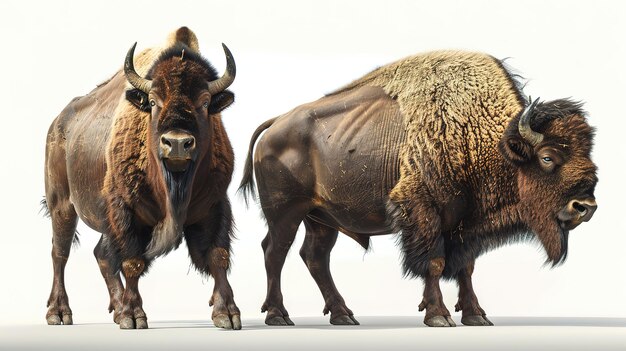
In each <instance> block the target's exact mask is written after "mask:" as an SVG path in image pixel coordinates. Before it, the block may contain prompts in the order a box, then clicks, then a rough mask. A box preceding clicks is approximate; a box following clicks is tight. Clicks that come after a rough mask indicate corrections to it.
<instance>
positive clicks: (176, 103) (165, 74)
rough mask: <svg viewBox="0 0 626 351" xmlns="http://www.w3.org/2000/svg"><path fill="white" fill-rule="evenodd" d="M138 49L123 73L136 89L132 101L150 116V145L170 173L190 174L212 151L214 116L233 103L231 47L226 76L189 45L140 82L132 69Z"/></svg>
mask: <svg viewBox="0 0 626 351" xmlns="http://www.w3.org/2000/svg"><path fill="white" fill-rule="evenodd" d="M135 45H136V44H135ZM135 45H133V47H132V48H131V49H130V50H129V52H128V55H127V57H126V61H125V65H124V72H125V74H126V77H127V79H128V81H129V82H130V83H131V84H132V85H133V86H134V87H135V89H133V90H130V91H129V92H127V94H126V96H127V99H128V100H129V101H130V102H131V103H133V104H134V105H135V106H137V107H138V108H139V109H141V110H144V111H149V112H150V116H151V119H150V123H149V124H148V139H149V140H150V143H149V144H150V146H151V150H150V151H151V153H152V154H153V156H154V157H155V158H156V159H158V160H161V161H162V162H163V165H164V167H165V170H167V171H168V172H169V173H183V172H187V171H189V170H190V169H191V168H192V167H193V165H194V164H195V163H196V162H198V161H199V160H201V159H203V157H204V155H205V154H206V153H207V152H208V151H209V145H210V141H211V140H210V139H211V131H212V129H211V116H212V115H216V114H218V113H219V112H221V111H222V110H223V109H225V108H226V107H228V106H230V104H232V102H233V101H234V95H233V93H231V92H230V91H228V90H226V88H228V86H229V85H230V84H232V82H233V81H234V78H235V63H234V60H233V58H232V54H231V53H230V51H229V50H228V48H227V47H226V46H224V52H225V53H226V58H227V66H228V67H227V70H226V73H225V74H224V76H222V77H221V78H219V79H218V78H217V76H216V73H215V70H214V69H213V67H211V66H210V64H209V63H208V62H206V61H205V60H204V59H203V58H202V57H200V56H199V55H198V54H197V53H195V52H193V51H192V50H190V49H189V48H188V47H186V46H184V45H178V46H174V47H172V48H170V49H169V50H166V51H165V52H164V53H163V54H162V55H161V57H160V58H159V59H157V61H156V62H155V63H154V65H153V67H152V69H151V70H150V72H149V73H148V77H151V79H147V78H142V77H140V76H139V75H138V74H137V73H136V72H135V69H134V67H133V59H132V58H133V54H134V49H135Z"/></svg>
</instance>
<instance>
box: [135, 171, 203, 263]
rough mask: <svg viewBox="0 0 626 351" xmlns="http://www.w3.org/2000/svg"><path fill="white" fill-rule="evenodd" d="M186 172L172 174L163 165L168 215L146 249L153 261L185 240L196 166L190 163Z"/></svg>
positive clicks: (155, 231)
mask: <svg viewBox="0 0 626 351" xmlns="http://www.w3.org/2000/svg"><path fill="white" fill-rule="evenodd" d="M189 163H190V164H189V165H188V166H187V170H186V171H184V172H171V171H169V170H168V169H167V167H166V166H165V164H161V173H162V175H163V180H164V181H165V186H166V187H167V192H168V200H167V201H168V204H167V209H166V211H167V214H166V216H165V218H164V219H163V221H162V222H160V223H159V224H157V225H156V226H155V227H154V229H153V231H152V238H151V240H150V243H149V244H148V247H147V248H146V257H148V258H149V259H152V258H154V257H158V256H162V255H165V254H167V253H169V252H170V251H172V250H175V249H177V248H178V246H179V245H180V243H181V241H182V238H183V222H184V220H185V217H186V215H187V206H188V205H189V194H191V190H192V189H191V186H192V184H193V179H194V175H195V164H194V163H193V161H190V162H189Z"/></svg>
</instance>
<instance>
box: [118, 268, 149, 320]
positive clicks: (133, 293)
mask: <svg viewBox="0 0 626 351" xmlns="http://www.w3.org/2000/svg"><path fill="white" fill-rule="evenodd" d="M145 269H146V261H145V260H144V259H142V258H140V257H134V258H129V259H124V260H123V261H122V273H123V274H124V279H125V280H126V289H124V294H123V295H122V311H121V313H120V316H119V323H120V329H148V317H146V313H145V312H144V311H143V301H142V300H141V295H140V294H139V278H140V277H141V275H142V274H143V272H144V271H145Z"/></svg>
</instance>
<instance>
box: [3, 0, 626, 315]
mask: <svg viewBox="0 0 626 351" xmlns="http://www.w3.org/2000/svg"><path fill="white" fill-rule="evenodd" d="M625 10H626V7H625V5H624V3H623V2H617V1H615V2H608V1H606V2H603V1H571V0H570V1H550V2H548V1H524V2H521V1H510V2H504V1H437V2H434V1H429V2H418V1H389V0H388V1H342V2H339V1H332V0H331V1H322V0H315V1H301V2H296V1H284V2H283V1H249V2H240V1H219V2H214V1H197V2H192V1H180V0H177V1H168V2H165V1H138V0H135V1H98V2H86V1H43V0H42V1H24V0H20V1H6V0H5V1H1V2H0V39H1V40H0V45H1V46H0V47H1V49H0V50H1V51H0V63H1V65H0V99H1V103H2V104H1V106H2V112H1V114H2V116H1V117H0V118H1V121H2V129H0V136H1V138H0V140H1V141H2V144H1V146H2V147H0V170H1V171H0V177H1V178H0V187H1V188H0V189H1V190H0V191H1V193H0V194H1V197H0V206H1V209H0V216H2V217H1V222H0V223H1V225H2V226H1V227H0V228H1V229H0V251H1V254H0V277H1V279H2V280H1V282H0V324H9V323H28V324H33V323H35V324H42V323H45V321H44V316H45V313H46V306H45V305H46V300H47V298H48V294H49V292H50V287H51V283H52V261H51V258H50V249H51V235H52V234H51V226H50V223H49V220H48V219H45V218H43V217H42V215H41V214H40V213H39V212H38V211H39V201H40V200H41V198H42V196H43V195H44V181H43V161H44V147H45V137H46V132H47V129H48V126H49V125H50V123H51V122H52V120H53V119H54V118H55V117H56V116H57V114H58V113H59V112H60V111H61V110H62V109H63V107H64V106H65V105H66V104H67V103H68V102H69V101H70V99H71V98H73V97H74V96H78V95H83V94H86V93H88V92H89V91H90V90H91V89H92V88H94V87H95V85H96V84H98V83H100V82H101V81H103V80H105V79H106V78H108V77H110V76H111V75H112V73H113V72H115V70H117V69H119V68H120V67H121V65H122V62H123V59H124V56H125V54H126V51H127V50H128V48H129V47H130V46H131V45H132V43H134V42H135V41H138V42H139V44H138V46H139V49H143V48H146V47H148V46H152V45H156V44H158V43H160V42H161V41H162V40H164V39H165V37H166V36H167V34H168V33H169V32H170V31H172V30H174V29H176V28H178V27H179V26H182V25H186V26H189V27H190V28H191V29H192V30H194V31H195V33H196V34H197V36H198V38H199V40H200V48H201V50H202V53H203V54H204V56H205V57H207V58H208V59H209V60H210V61H211V62H212V63H213V64H214V65H215V66H216V68H217V69H218V71H220V73H221V72H223V69H224V66H225V62H224V61H225V59H224V55H223V53H222V51H221V47H220V43H221V42H224V43H226V44H227V45H228V46H229V48H230V49H231V51H232V52H233V54H234V56H235V59H236V62H237V79H236V80H235V83H234V84H233V85H232V87H231V89H232V91H234V92H235V95H236V103H235V104H234V105H233V106H232V107H231V108H230V109H228V110H227V111H225V112H224V113H223V119H224V122H225V124H226V128H227V131H228V133H229V136H230V138H231V141H232V143H233V146H234V149H235V154H236V165H237V168H236V172H235V176H234V181H233V184H231V187H230V189H229V193H230V194H231V200H232V203H233V206H234V214H235V219H236V222H237V227H238V230H237V237H238V239H237V240H236V241H234V244H233V248H234V256H233V268H232V272H231V274H230V281H231V284H232V286H233V289H234V292H235V299H236V301H237V303H238V305H239V307H240V309H241V311H242V314H243V317H244V318H263V316H262V315H261V313H260V306H261V304H262V302H263V300H264V297H265V271H264V265H263V257H262V251H261V247H260V242H261V240H262V238H263V236H264V235H265V225H264V222H263V220H262V219H261V217H260V215H259V213H260V211H259V210H258V207H257V206H256V204H253V205H252V206H251V208H250V209H246V208H245V206H244V205H243V202H242V201H241V199H240V198H238V197H236V196H234V191H235V189H236V185H237V184H238V182H239V180H240V172H241V169H242V165H243V161H244V159H245V155H246V152H247V145H248V141H249V138H250V136H251V134H252V131H253V130H254V129H255V128H256V127H257V126H258V125H259V124H260V123H261V122H263V121H265V120H266V119H269V118H271V117H274V116H276V115H278V114H281V113H284V112H286V111H288V110H289V109H291V108H293V107H295V106H297V105H299V104H302V103H305V102H308V101H311V100H314V99H317V98H319V97H321V96H322V95H323V94H324V93H327V92H330V91H332V90H333V89H335V88H338V87H340V86H342V85H344V84H346V83H348V82H350V81H352V80H353V79H356V78H358V77H360V76H361V75H363V74H365V73H367V72H369V71H370V70H372V69H374V68H375V67H377V66H380V65H383V64H386V63H388V62H391V61H393V60H396V59H399V58H401V57H404V56H407V55H410V54H413V53H418V52H423V51H429V50H434V49H447V48H453V49H466V50H476V51H484V52H487V53H490V54H492V55H494V56H495V57H499V58H504V57H510V58H511V59H510V60H509V61H508V63H509V64H510V65H512V66H513V67H515V68H516V69H517V70H518V71H519V72H521V73H522V75H524V76H525V77H526V78H527V79H528V84H527V86H526V88H525V93H526V94H530V95H532V96H540V97H542V98H543V99H554V98H560V97H570V96H571V97H573V98H575V99H581V100H583V101H585V102H586V104H585V108H586V110H587V111H589V115H590V117H589V123H590V124H592V125H594V126H595V127H597V137H596V146H595V149H594V153H593V158H594V161H595V162H596V163H597V164H598V166H599V179H600V181H599V183H598V187H597V190H596V197H597V201H598V204H599V209H598V211H597V212H596V214H595V216H594V218H593V220H592V221H591V222H589V223H585V224H583V225H581V226H580V227H579V228H578V229H576V230H575V231H573V232H572V233H571V236H570V251H569V252H570V255H569V259H568V261H567V262H566V263H565V265H564V266H562V267H559V268H556V269H552V270H551V269H548V268H545V267H542V264H543V262H544V259H545V256H544V253H543V250H542V249H540V248H538V247H537V246H536V245H535V246H533V245H528V244H519V245H515V246H510V247H504V248H500V249H498V250H496V251H494V252H491V253H489V254H487V255H485V256H484V257H481V258H480V259H479V260H478V262H477V265H476V271H475V274H474V282H475V284H474V285H475V288H476V292H477V294H478V297H479V300H480V302H481V304H482V306H483V308H484V309H485V310H486V311H487V313H488V314H489V315H492V316H494V315H495V316H562V317H570V316H571V317H625V316H626V299H624V296H626V260H625V259H624V252H625V250H626V236H625V234H626V222H624V197H625V195H626V192H625V191H624V185H623V184H624V180H625V179H626V172H625V171H624V162H625V161H626V147H625V146H624V145H625V144H624V137H623V135H624V130H625V128H626V122H625V118H624V112H623V111H624V109H623V107H624V103H623V101H624V93H625V90H624V86H626V73H624V72H625V71H624V65H625V64H626V45H625V42H624V33H626V24H624V14H625V13H626V11H625ZM78 230H79V231H80V233H81V242H82V244H81V246H80V247H79V248H78V249H77V250H73V251H72V254H71V256H70V259H69V262H68V265H67V270H66V283H67V284H66V285H67V291H68V294H69V297H70V305H71V307H72V309H73V311H74V321H75V323H85V322H109V321H110V320H111V316H110V315H108V314H107V311H106V308H107V306H108V294H107V291H106V288H105V284H104V282H103V280H102V278H101V275H100V272H99V270H98V267H97V264H96V262H95V259H94V258H93V254H92V249H93V247H94V245H95V244H96V242H97V240H98V238H99V234H98V233H95V232H93V231H91V230H90V229H88V228H87V227H86V226H85V225H83V224H80V225H79V228H78ZM302 234H303V233H299V235H298V236H297V241H296V242H295V243H294V246H293V248H292V251H291V252H290V255H289V256H288V258H287V263H286V265H285V268H284V271H283V292H284V296H285V305H286V307H287V309H288V310H289V312H290V314H291V315H292V316H318V315H321V311H322V308H323V305H324V303H323V300H322V297H321V294H320V293H319V291H318V289H317V287H316V285H315V283H314V282H313V279H312V278H311V277H310V276H309V273H308V271H307V269H306V267H305V266H304V264H303V263H302V262H301V260H300V257H299V255H298V254H297V250H298V249H299V246H300V244H301V242H302V236H303V235H302ZM372 241H373V249H372V251H371V252H368V253H367V254H366V253H364V252H363V250H362V249H361V248H360V247H359V246H358V245H357V244H356V243H355V242H353V241H352V240H351V239H349V238H347V237H345V236H340V238H339V240H338V242H337V246H336V247H335V249H334V251H333V254H332V258H331V260H332V262H331V265H332V271H333V274H334V277H335V281H336V284H337V286H338V288H339V290H340V292H341V293H342V294H343V296H344V298H345V300H346V302H347V304H348V306H349V307H350V308H351V309H352V310H353V311H354V312H355V315H356V316H357V318H358V317H359V316H377V315H380V316H402V315H409V316H414V323H415V325H418V324H421V321H422V319H423V313H418V312H417V305H418V304H419V302H420V300H421V290H422V284H421V282H420V281H417V280H409V279H403V278H402V276H401V269H400V263H399V262H400V260H399V250H398V248H397V247H396V245H395V241H394V236H391V235H390V236H384V237H379V238H374V239H373V240H372ZM212 288H213V281H212V280H211V279H206V278H203V277H201V276H200V275H198V274H197V273H195V271H194V270H193V268H190V265H189V259H188V257H187V251H186V248H185V247H184V245H182V246H181V247H180V248H179V249H178V250H177V251H175V252H173V253H171V254H170V255H169V256H167V257H165V258H161V259H158V260H157V261H156V262H155V264H154V265H153V267H152V269H151V271H150V273H149V274H148V275H147V276H146V277H144V278H143V279H142V280H141V282H140V290H141V292H142V296H143V301H144V308H145V310H146V312H147V314H148V316H149V318H150V319H151V320H153V321H154V320H208V319H209V317H210V308H209V306H208V303H207V302H208V299H209V297H210V293H211V291H212ZM442 288H443V293H444V297H445V302H446V304H447V305H448V308H449V309H450V310H453V308H454V304H455V303H456V293H457V292H456V286H455V285H454V284H452V283H445V284H443V285H442Z"/></svg>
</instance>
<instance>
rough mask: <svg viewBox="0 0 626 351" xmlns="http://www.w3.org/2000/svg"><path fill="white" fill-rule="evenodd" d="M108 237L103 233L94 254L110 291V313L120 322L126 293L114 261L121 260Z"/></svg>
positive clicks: (115, 320)
mask: <svg viewBox="0 0 626 351" xmlns="http://www.w3.org/2000/svg"><path fill="white" fill-rule="evenodd" d="M107 240H108V239H107V237H105V236H104V235H102V236H101V237H100V241H98V244H97V245H96V247H95V248H94V249H93V254H94V256H96V260H97V261H98V267H100V273H102V277H103V278H104V282H105V283H106V286H107V290H108V291H109V313H111V312H114V313H113V321H114V322H115V323H117V324H119V323H120V313H121V312H122V297H123V294H124V285H123V284H122V279H121V278H120V273H119V271H118V270H117V269H116V268H115V264H114V262H119V261H118V260H119V258H118V257H116V256H117V254H116V253H115V252H114V250H111V249H110V248H109V247H108V245H106V243H107Z"/></svg>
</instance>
